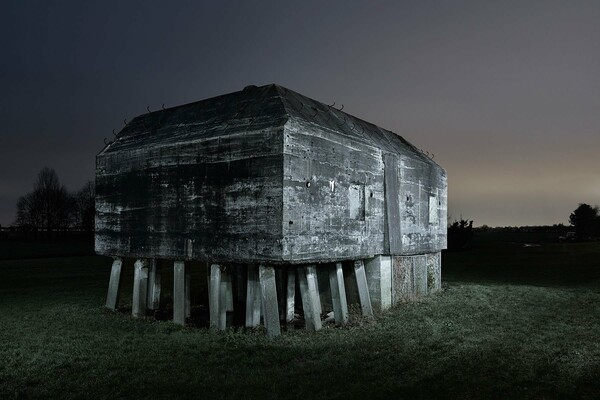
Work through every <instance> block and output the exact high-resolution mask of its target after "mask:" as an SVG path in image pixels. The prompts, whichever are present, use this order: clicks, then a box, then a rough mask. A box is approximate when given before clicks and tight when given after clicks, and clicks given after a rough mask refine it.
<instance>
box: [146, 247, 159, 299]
mask: <svg viewBox="0 0 600 400" xmlns="http://www.w3.org/2000/svg"><path fill="white" fill-rule="evenodd" d="M160 281H161V277H160V267H159V265H158V260H157V259H155V258H153V259H151V260H150V263H149V266H148V301H147V303H148V309H150V310H158V309H159V308H160V290H161V283H160Z"/></svg>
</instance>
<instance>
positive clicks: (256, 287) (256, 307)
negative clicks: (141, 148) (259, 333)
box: [246, 265, 262, 328]
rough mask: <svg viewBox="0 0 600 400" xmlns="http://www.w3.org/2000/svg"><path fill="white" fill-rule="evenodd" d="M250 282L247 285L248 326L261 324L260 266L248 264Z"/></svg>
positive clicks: (252, 326)
mask: <svg viewBox="0 0 600 400" xmlns="http://www.w3.org/2000/svg"><path fill="white" fill-rule="evenodd" d="M247 268H248V282H247V287H246V327H248V328H254V327H257V326H258V325H260V312H261V303H262V302H261V295H260V284H259V282H258V268H257V267H256V266H255V265H248V267H247Z"/></svg>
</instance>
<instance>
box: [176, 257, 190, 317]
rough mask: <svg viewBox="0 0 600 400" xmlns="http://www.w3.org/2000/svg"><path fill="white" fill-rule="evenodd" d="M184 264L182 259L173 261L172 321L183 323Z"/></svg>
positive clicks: (184, 314)
mask: <svg viewBox="0 0 600 400" xmlns="http://www.w3.org/2000/svg"><path fill="white" fill-rule="evenodd" d="M185 270H186V266H185V262H183V261H175V262H174V263H173V322H174V323H176V324H179V325H185V316H186V309H185V308H186V307H185V304H186V300H187V293H186V290H185V289H186V271H185Z"/></svg>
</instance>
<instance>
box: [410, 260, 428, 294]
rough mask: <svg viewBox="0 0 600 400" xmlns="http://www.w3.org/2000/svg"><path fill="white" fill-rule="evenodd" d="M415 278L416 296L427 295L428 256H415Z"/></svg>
mask: <svg viewBox="0 0 600 400" xmlns="http://www.w3.org/2000/svg"><path fill="white" fill-rule="evenodd" d="M413 274H414V275H413V276H414V288H415V295H417V296H426V295H427V256H425V255H418V256H413Z"/></svg>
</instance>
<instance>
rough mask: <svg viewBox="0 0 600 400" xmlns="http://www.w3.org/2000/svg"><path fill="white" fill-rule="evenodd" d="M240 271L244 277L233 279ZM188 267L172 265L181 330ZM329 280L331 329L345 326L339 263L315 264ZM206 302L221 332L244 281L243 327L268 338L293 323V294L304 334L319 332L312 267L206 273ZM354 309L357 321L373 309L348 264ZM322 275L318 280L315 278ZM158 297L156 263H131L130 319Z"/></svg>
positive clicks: (117, 272) (115, 283) (154, 305)
mask: <svg viewBox="0 0 600 400" xmlns="http://www.w3.org/2000/svg"><path fill="white" fill-rule="evenodd" d="M122 267H123V260H122V259H121V258H118V257H117V258H114V261H113V264H112V270H111V275H110V282H109V288H108V294H107V298H106V307H107V308H110V309H113V310H114V309H116V307H117V302H118V295H119V283H120V279H121V270H122ZM240 267H243V268H244V269H245V273H244V274H243V275H241V274H239V272H240V270H239V268H240ZM190 268H191V266H190V265H186V262H184V261H174V264H173V322H174V323H176V324H180V325H185V322H186V318H189V317H190V315H191V301H190V299H191V297H190V287H191V284H190V283H191V279H190ZM318 268H319V269H322V268H326V269H327V272H328V276H329V287H330V292H331V305H332V308H333V317H334V320H335V323H336V324H340V325H343V324H346V323H347V322H348V318H349V313H348V302H347V297H346V287H345V283H344V273H343V269H342V263H341V262H338V263H333V264H320V265H319V266H318ZM208 275H209V279H208V291H209V294H208V299H209V317H210V326H211V328H213V329H217V330H225V329H226V328H227V325H228V317H227V316H228V313H230V312H232V311H234V310H233V307H234V301H233V297H234V293H233V285H232V279H234V278H235V279H238V280H239V279H240V277H242V276H243V278H242V279H245V286H246V290H245V326H246V327H257V326H259V325H260V324H261V320H262V323H263V324H264V326H265V328H266V333H267V335H268V336H277V335H280V334H281V324H282V323H288V324H289V323H291V322H292V321H293V320H294V319H295V309H296V304H295V299H296V290H297V288H298V289H299V292H300V299H301V302H302V304H301V306H302V310H303V314H304V320H305V326H306V329H307V330H311V331H317V330H319V329H321V327H322V321H321V314H322V308H321V299H320V294H319V285H318V282H317V266H316V265H314V264H313V265H301V266H288V267H286V268H281V267H279V268H275V267H273V266H270V265H266V264H258V265H236V266H235V267H234V266H230V265H222V264H212V265H210V267H209V272H208ZM352 275H353V277H354V279H355V280H356V288H357V289H358V298H359V303H360V309H361V312H362V314H363V315H365V316H372V315H373V308H372V305H371V298H370V295H369V288H368V285H367V277H366V274H365V265H364V262H363V260H356V261H353V274H352ZM322 276H323V275H322V274H321V277H322ZM160 297H161V274H160V269H159V265H158V262H157V260H156V259H138V260H136V261H135V263H134V278H133V298H132V308H131V312H132V315H133V316H134V317H141V316H145V315H146V313H147V311H148V310H158V309H159V307H160Z"/></svg>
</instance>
